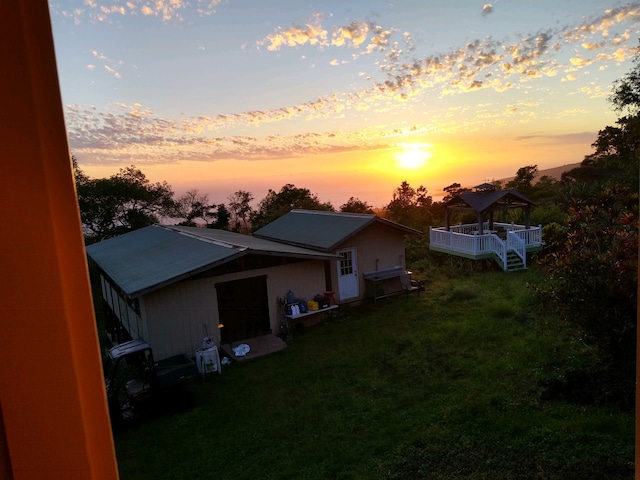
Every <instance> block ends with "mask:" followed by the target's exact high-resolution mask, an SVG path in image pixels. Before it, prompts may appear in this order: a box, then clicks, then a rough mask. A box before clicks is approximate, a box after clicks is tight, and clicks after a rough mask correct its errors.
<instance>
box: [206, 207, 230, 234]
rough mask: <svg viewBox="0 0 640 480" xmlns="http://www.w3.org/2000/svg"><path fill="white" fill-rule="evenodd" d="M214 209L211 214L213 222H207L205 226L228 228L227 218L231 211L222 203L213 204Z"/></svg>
mask: <svg viewBox="0 0 640 480" xmlns="http://www.w3.org/2000/svg"><path fill="white" fill-rule="evenodd" d="M214 207H215V209H216V211H215V212H214V213H213V214H212V216H213V223H209V224H207V228H218V229H220V230H229V220H230V219H231V213H230V212H229V210H228V209H227V206H226V205H225V204H224V203H220V204H218V205H217V206H214Z"/></svg>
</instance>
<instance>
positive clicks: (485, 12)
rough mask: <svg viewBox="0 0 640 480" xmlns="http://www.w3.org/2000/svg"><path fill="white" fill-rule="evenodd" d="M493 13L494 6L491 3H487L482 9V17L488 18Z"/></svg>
mask: <svg viewBox="0 0 640 480" xmlns="http://www.w3.org/2000/svg"><path fill="white" fill-rule="evenodd" d="M491 13H493V5H491V4H490V3H485V4H484V5H483V7H482V16H483V17H486V16H487V15H489V14H491Z"/></svg>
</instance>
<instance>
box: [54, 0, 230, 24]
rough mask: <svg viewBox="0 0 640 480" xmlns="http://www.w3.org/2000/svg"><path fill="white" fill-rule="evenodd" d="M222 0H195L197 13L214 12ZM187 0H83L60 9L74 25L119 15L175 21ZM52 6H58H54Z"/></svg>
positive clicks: (181, 17) (206, 13) (187, 4)
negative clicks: (74, 6) (75, 5)
mask: <svg viewBox="0 0 640 480" xmlns="http://www.w3.org/2000/svg"><path fill="white" fill-rule="evenodd" d="M221 2H222V0H196V1H195V4H196V9H195V11H196V12H197V14H198V15H200V16H207V15H211V14H213V13H215V11H216V7H217V6H218V5H219V4H220V3H221ZM190 3H191V4H193V3H194V2H193V1H192V2H189V1H187V0H111V1H109V0H84V2H83V6H82V7H76V8H74V9H61V10H59V13H60V14H61V15H62V16H63V17H65V18H69V19H72V20H73V22H74V23H75V24H80V23H82V22H83V21H90V22H107V21H111V20H113V19H114V18H117V17H125V16H129V15H132V16H136V15H141V16H143V17H150V18H151V17H152V18H157V19H160V20H161V21H162V22H169V21H172V20H175V21H183V20H184V12H185V11H186V10H187V8H188V7H189V6H190ZM51 8H52V9H56V8H57V7H56V6H55V5H52V7H51Z"/></svg>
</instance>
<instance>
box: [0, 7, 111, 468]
mask: <svg viewBox="0 0 640 480" xmlns="http://www.w3.org/2000/svg"><path fill="white" fill-rule="evenodd" d="M0 18H2V28H0V65H2V77H1V80H0V85H1V86H2V89H1V90H0V91H1V92H2V108H1V109H0V125H1V128H0V174H1V177H2V180H3V185H2V188H0V205H2V222H1V224H0V225H1V226H0V271H1V272H2V281H1V285H0V292H1V293H0V322H1V323H2V347H1V348H0V407H1V413H2V422H1V423H2V425H0V426H1V427H2V428H0V437H2V438H1V439H0V474H1V475H2V476H3V478H4V477H8V478H14V479H42V478H46V479H58V478H59V479H65V480H69V479H83V480H85V479H115V478H117V477H118V472H117V465H116V461H115V454H114V447H113V439H112V436H111V429H110V426H109V421H108V413H107V406H106V398H105V392H104V380H103V377H102V369H101V363H100V356H99V348H98V337H97V333H96V324H95V319H94V314H93V306H92V302H91V295H90V288H89V279H88V272H87V264H86V257H85V254H84V245H83V240H82V232H81V229H80V219H79V214H78V207H77V201H76V196H75V191H74V186H73V178H72V172H71V165H70V159H69V150H68V146H67V139H66V138H67V137H66V132H65V128H64V120H63V115H62V105H61V99H60V89H59V86H58V80H57V71H56V63H55V56H54V51H53V40H52V34H51V24H50V20H49V11H48V4H47V0H29V1H24V0H3V1H2V2H0Z"/></svg>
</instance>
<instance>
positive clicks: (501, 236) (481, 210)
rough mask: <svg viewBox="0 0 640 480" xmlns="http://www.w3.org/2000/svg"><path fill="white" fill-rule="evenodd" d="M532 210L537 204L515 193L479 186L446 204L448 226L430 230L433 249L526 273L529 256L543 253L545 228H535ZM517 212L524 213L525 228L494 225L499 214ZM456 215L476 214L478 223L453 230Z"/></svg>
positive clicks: (430, 246) (513, 191) (498, 223)
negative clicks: (539, 252) (453, 216)
mask: <svg viewBox="0 0 640 480" xmlns="http://www.w3.org/2000/svg"><path fill="white" fill-rule="evenodd" d="M532 206H535V203H533V202H532V201H531V200H529V199H528V198H527V197H526V196H524V195H522V194H521V193H518V192H517V191H515V190H496V188H495V186H494V185H491V184H487V183H485V184H482V185H478V186H477V187H475V189H474V191H472V192H463V193H460V194H458V195H456V196H455V197H454V198H452V199H451V200H449V201H448V202H447V203H446V204H445V207H446V215H445V226H444V227H439V228H431V227H430V228H429V248H430V250H434V251H438V252H443V253H448V254H450V255H454V256H458V257H463V258H469V259H472V260H483V259H492V260H494V261H495V262H496V263H497V264H498V265H499V266H500V267H501V268H503V270H504V271H516V270H522V269H525V268H527V253H529V252H534V251H538V250H541V249H542V226H541V225H538V226H537V227H531V207H532ZM513 209H521V210H522V211H524V217H525V224H524V225H516V224H514V223H500V222H495V221H494V216H495V214H496V213H497V212H500V211H504V210H513ZM456 211H465V212H473V213H474V214H475V217H476V222H475V223H471V224H464V225H463V224H459V225H453V226H452V225H451V214H452V213H453V212H456Z"/></svg>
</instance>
